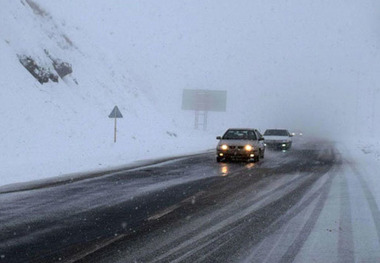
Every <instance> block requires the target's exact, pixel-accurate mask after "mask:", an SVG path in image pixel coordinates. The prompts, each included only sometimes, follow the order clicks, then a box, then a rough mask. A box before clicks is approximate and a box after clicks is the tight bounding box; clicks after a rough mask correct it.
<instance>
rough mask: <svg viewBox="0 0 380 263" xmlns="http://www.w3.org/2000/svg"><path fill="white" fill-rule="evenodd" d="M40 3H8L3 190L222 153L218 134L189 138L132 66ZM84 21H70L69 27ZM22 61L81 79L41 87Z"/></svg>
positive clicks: (1, 101) (3, 40)
mask: <svg viewBox="0 0 380 263" xmlns="http://www.w3.org/2000/svg"><path fill="white" fill-rule="evenodd" d="M39 2H40V1H38V2H37V1H34V0H21V1H1V8H0V25H1V29H0V54H1V58H0V72H1V74H0V87H1V88H0V105H1V106H0V109H1V121H0V125H1V129H0V145H1V148H0V163H1V172H0V185H4V184H10V183H14V182H20V181H28V180H33V179H39V178H44V177H51V176H57V175H62V174H67V173H72V172H79V171H85V170H94V169H97V168H106V167H110V166H114V165H123V164H126V163H130V162H132V161H134V160H139V159H146V158H152V157H157V156H171V155H176V154H179V153H189V152H194V151H199V150H205V149H208V148H210V147H213V146H214V144H215V136H214V134H211V133H205V132H200V131H198V132H197V131H192V130H189V129H187V127H186V125H183V123H182V122H181V120H173V119H172V118H170V117H168V116H167V115H164V114H163V113H162V112H161V111H160V109H159V107H158V106H157V104H156V100H157V97H154V96H157V94H154V92H153V91H152V88H151V85H150V82H149V80H147V78H145V76H143V75H139V74H137V73H135V72H133V71H131V70H128V69H129V68H133V65H131V64H130V61H126V60H123V58H120V57H117V56H116V55H115V54H114V53H113V52H112V50H108V49H106V47H104V46H103V47H102V46H99V45H98V43H96V42H94V41H93V40H92V39H91V38H90V37H89V36H88V35H87V33H86V32H85V31H84V30H81V26H80V25H76V26H75V25H73V24H70V26H68V25H66V21H65V20H63V19H56V18H55V17H54V16H53V15H52V12H50V10H49V9H48V8H49V6H48V5H46V6H43V5H42V4H41V3H39ZM45 2H46V1H45ZM58 7H59V5H55V7H54V5H53V7H51V9H52V10H54V11H55V12H59V11H60V10H59V8H58ZM57 8H58V10H57ZM78 13H80V12H78V10H77V11H75V10H72V13H70V12H68V13H66V18H67V20H68V21H70V15H74V14H78ZM94 15H96V14H94ZM20 56H24V57H25V56H27V57H30V58H32V59H33V60H34V61H35V62H36V63H37V64H38V65H39V66H40V67H42V68H45V69H49V70H50V72H52V73H54V74H55V75H57V72H56V71H55V69H54V67H53V65H52V59H57V60H61V61H63V62H66V63H69V64H71V66H72V70H73V72H72V73H71V74H69V75H66V76H64V77H63V79H62V78H59V80H58V83H56V82H53V81H51V80H50V81H49V82H47V83H44V84H40V83H39V82H38V81H37V80H36V79H35V78H34V77H33V76H32V75H31V74H30V73H29V72H28V71H27V70H26V68H24V66H23V65H22V64H21V63H20V61H19V57H20ZM170 96H171V94H161V97H160V98H158V99H160V100H165V99H168V97H170ZM115 105H117V106H118V107H119V109H120V110H121V112H122V114H123V115H124V118H123V119H120V120H119V121H118V140H117V143H114V142H113V127H114V122H113V120H112V119H109V118H108V115H109V114H110V112H111V110H112V109H113V107H114V106H115Z"/></svg>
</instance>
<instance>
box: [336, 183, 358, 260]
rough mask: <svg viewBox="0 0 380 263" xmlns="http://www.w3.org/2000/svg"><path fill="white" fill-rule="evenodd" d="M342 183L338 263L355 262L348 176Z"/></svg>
mask: <svg viewBox="0 0 380 263" xmlns="http://www.w3.org/2000/svg"><path fill="white" fill-rule="evenodd" d="M341 178H342V181H341V183H340V202H341V203H340V215H339V217H340V219H339V231H338V233H339V234H338V262H342V263H346V262H347V263H348V262H355V254H354V251H355V245H354V237H353V230H352V213H351V201H350V194H349V191H348V184H347V178H346V175H343V176H342V177H341Z"/></svg>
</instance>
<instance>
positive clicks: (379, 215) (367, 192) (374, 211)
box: [351, 164, 380, 243]
mask: <svg viewBox="0 0 380 263" xmlns="http://www.w3.org/2000/svg"><path fill="white" fill-rule="evenodd" d="M351 169H352V170H353V171H354V174H355V175H356V177H357V178H358V180H359V183H360V186H361V188H362V189H363V193H364V196H365V198H366V200H367V203H368V206H369V209H370V211H371V215H372V219H373V222H374V224H375V227H376V233H377V239H378V240H379V243H380V210H379V206H378V205H377V203H376V198H375V196H374V195H373V194H372V191H371V189H370V188H369V187H368V184H367V182H366V181H365V179H364V177H363V175H362V174H361V173H360V171H359V170H358V169H357V168H356V167H355V166H354V165H352V164H351Z"/></svg>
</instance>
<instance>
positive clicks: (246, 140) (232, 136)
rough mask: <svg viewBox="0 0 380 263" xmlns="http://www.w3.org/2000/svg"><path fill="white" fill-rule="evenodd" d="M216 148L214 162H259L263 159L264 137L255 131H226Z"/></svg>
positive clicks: (219, 138)
mask: <svg viewBox="0 0 380 263" xmlns="http://www.w3.org/2000/svg"><path fill="white" fill-rule="evenodd" d="M216 139H218V140H220V141H219V143H218V145H217V147H216V155H217V156H216V161H217V162H220V161H222V160H224V161H228V160H244V161H251V160H252V161H255V162H257V161H259V160H260V158H264V154H265V145H264V137H263V136H262V135H261V133H260V132H259V131H258V130H256V129H228V130H227V131H226V132H225V133H224V135H223V136H222V137H220V136H218V137H216Z"/></svg>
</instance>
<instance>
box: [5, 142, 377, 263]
mask: <svg viewBox="0 0 380 263" xmlns="http://www.w3.org/2000/svg"><path fill="white" fill-rule="evenodd" d="M378 168H379V162H378V160H377V159H376V158H375V156H373V155H371V154H366V152H365V151H361V150H360V149H359V150H358V148H349V147H347V146H345V144H339V143H335V144H333V143H330V142H326V141H316V140H304V141H302V140H301V141H298V142H296V143H295V144H294V147H293V148H292V149H291V150H290V151H288V152H269V151H268V152H267V154H266V158H265V159H264V160H262V161H261V162H260V163H258V164H257V163H256V164H253V163H249V164H244V163H216V162H215V160H214V155H213V154H207V153H206V154H200V155H195V156H191V157H188V158H179V159H177V160H173V161H168V162H164V163H161V164H159V165H153V166H143V167H141V168H135V169H129V170H127V171H120V172H116V173H111V174H108V175H104V176H100V177H96V178H88V179H85V180H80V181H76V182H72V183H68V184H61V185H57V186H50V187H47V188H40V189H36V190H28V191H21V192H13V193H3V194H0V211H1V214H0V229H1V232H2V233H3V234H2V235H1V237H0V255H1V256H2V258H0V262H25V261H28V262H55V261H58V260H60V261H63V262H73V261H79V262H134V261H136V262H215V261H217V262H378V261H379V259H380V253H379V251H380V243H379V236H380V231H379V230H380V223H379V222H380V212H379V206H378V203H379V201H380V194H379V193H378V192H377V191H376V185H378V184H379V178H378V176H377V171H378ZM4 260H5V261H4Z"/></svg>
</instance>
